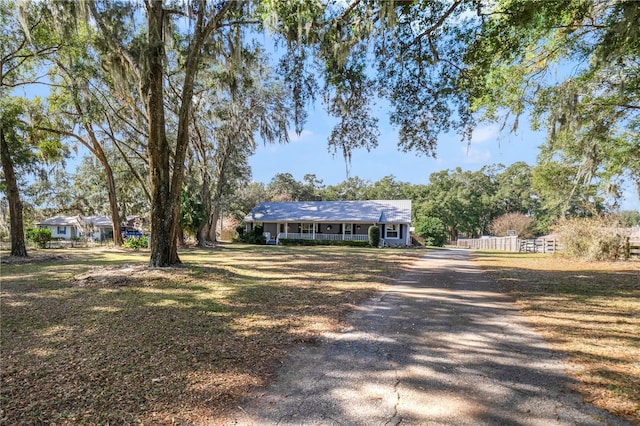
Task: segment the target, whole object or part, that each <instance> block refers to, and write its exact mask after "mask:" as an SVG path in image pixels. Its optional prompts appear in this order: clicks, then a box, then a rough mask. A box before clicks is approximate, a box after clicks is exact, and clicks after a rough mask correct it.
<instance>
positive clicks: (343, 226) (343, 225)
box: [342, 223, 346, 240]
mask: <svg viewBox="0 0 640 426" xmlns="http://www.w3.org/2000/svg"><path fill="white" fill-rule="evenodd" d="M344 228H346V226H345V224H344V223H343V224H342V239H343V240H344Z"/></svg>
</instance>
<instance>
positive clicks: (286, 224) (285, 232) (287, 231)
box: [284, 222, 289, 238]
mask: <svg viewBox="0 0 640 426" xmlns="http://www.w3.org/2000/svg"><path fill="white" fill-rule="evenodd" d="M288 234H289V222H285V223H284V237H285V238H287V235H288Z"/></svg>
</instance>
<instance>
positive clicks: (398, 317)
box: [240, 251, 626, 425]
mask: <svg viewBox="0 0 640 426" xmlns="http://www.w3.org/2000/svg"><path fill="white" fill-rule="evenodd" d="M427 258H429V259H431V260H433V261H434V263H425V264H421V265H422V266H420V267H417V266H415V265H414V267H413V268H410V269H407V270H405V271H404V273H403V274H401V275H398V276H397V277H396V279H395V280H394V281H393V282H392V284H391V286H390V288H388V289H387V291H386V292H385V293H384V294H382V295H380V296H376V297H374V298H373V299H371V300H370V301H368V302H367V303H365V304H364V305H361V306H359V307H358V310H357V311H356V312H355V313H354V314H353V315H351V316H350V317H349V327H345V328H344V329H343V330H341V331H340V332H336V333H328V334H326V335H325V336H324V337H323V340H324V341H323V345H322V347H321V348H318V349H317V350H316V349H314V348H313V346H312V345H311V346H309V345H306V346H305V347H303V348H301V349H300V351H298V352H296V353H294V355H293V357H292V358H291V359H290V361H289V362H290V363H291V364H290V365H288V366H286V367H285V368H284V369H283V372H282V373H281V375H280V377H279V380H278V381H277V382H275V383H274V384H273V385H272V386H270V387H269V389H268V390H266V391H264V392H263V391H262V390H261V391H260V392H259V394H258V395H254V396H253V398H251V399H250V400H247V401H245V402H246V403H245V404H244V405H243V409H246V410H248V412H249V417H250V420H251V421H250V422H248V423H249V424H325V423H328V424H400V423H403V424H404V423H409V424H513V425H516V424H599V423H598V422H594V421H593V419H594V418H595V417H596V416H600V418H606V419H607V420H606V421H603V423H606V422H607V421H609V422H610V423H608V424H626V422H624V421H623V420H620V419H615V418H608V417H606V416H605V413H602V412H600V411H598V410H595V409H594V408H593V407H590V406H589V405H588V404H584V403H583V402H582V400H581V398H580V397H578V396H576V395H574V394H572V393H571V392H569V391H568V389H567V388H568V387H569V386H571V385H572V384H574V383H575V381H574V380H572V379H569V378H567V377H566V376H565V374H564V371H563V368H562V365H561V364H560V363H559V362H558V360H557V357H558V356H557V354H554V353H553V352H551V351H549V350H548V349H547V347H546V345H545V344H544V343H543V342H542V341H541V339H540V338H539V337H538V336H536V335H535V334H533V333H532V332H531V331H530V330H529V329H528V328H526V327H523V326H522V325H521V324H519V322H518V316H517V315H516V313H517V310H516V309H514V307H513V305H512V304H511V303H510V302H511V300H510V298H509V297H507V296H505V295H504V294H501V293H500V292H499V291H497V289H496V287H495V284H494V283H493V282H492V281H491V280H490V279H488V278H487V277H486V276H485V275H484V274H482V273H481V272H480V271H479V270H477V269H476V268H473V267H470V266H469V265H468V264H467V263H466V260H467V257H466V254H462V253H459V252H456V251H439V252H437V253H430V254H427ZM437 262H440V263H437ZM240 418H241V420H240V422H241V424H246V423H243V421H244V418H242V416H240ZM590 422H591V423H590Z"/></svg>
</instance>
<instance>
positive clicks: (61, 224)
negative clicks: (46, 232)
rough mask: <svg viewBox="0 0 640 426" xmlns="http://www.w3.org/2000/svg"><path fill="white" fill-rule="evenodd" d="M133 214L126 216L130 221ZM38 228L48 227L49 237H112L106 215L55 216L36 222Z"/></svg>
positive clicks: (111, 225)
mask: <svg viewBox="0 0 640 426" xmlns="http://www.w3.org/2000/svg"><path fill="white" fill-rule="evenodd" d="M134 218H135V216H131V217H130V218H127V219H128V221H129V222H130V221H131V220H133V219H134ZM36 225H37V226H38V228H49V229H50V230H51V238H56V239H64V240H71V239H75V238H86V239H88V240H90V241H105V240H111V239H113V223H112V222H111V218H110V217H107V216H82V215H77V216H55V217H50V218H48V219H45V220H42V221H40V222H37V223H36Z"/></svg>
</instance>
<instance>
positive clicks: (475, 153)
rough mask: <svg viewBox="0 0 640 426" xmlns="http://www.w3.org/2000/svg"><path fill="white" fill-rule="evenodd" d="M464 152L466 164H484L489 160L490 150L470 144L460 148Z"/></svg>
mask: <svg viewBox="0 0 640 426" xmlns="http://www.w3.org/2000/svg"><path fill="white" fill-rule="evenodd" d="M460 150H461V151H462V152H463V153H464V154H465V160H464V162H465V163H467V164H484V163H488V162H489V160H491V151H489V150H481V149H475V148H474V147H472V146H469V147H465V148H461V149H460Z"/></svg>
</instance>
